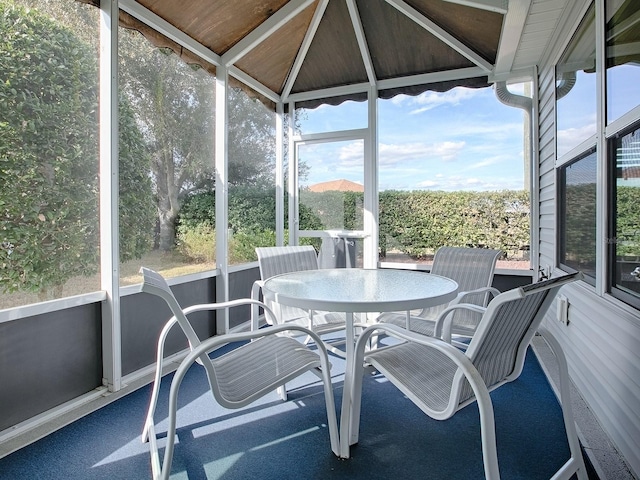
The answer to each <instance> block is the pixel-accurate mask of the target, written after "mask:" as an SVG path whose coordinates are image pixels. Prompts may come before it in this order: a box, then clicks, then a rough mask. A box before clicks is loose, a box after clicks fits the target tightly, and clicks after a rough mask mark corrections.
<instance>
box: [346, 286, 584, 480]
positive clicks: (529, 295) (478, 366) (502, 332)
mask: <svg viewBox="0 0 640 480" xmlns="http://www.w3.org/2000/svg"><path fill="white" fill-rule="evenodd" d="M578 278H581V274H579V273H576V274H572V275H568V276H564V277H559V278H554V279H552V280H547V281H545V282H539V283H536V284H532V285H527V286H525V287H520V288H516V289H513V290H510V291H508V292H505V293H502V294H500V295H498V296H497V297H496V298H494V299H493V300H492V301H491V302H490V303H489V305H488V306H487V308H486V311H484V313H483V316H482V319H481V321H480V324H479V325H478V329H477V331H476V333H475V335H474V336H473V338H472V339H471V343H470V344H469V347H468V348H467V350H466V351H462V350H460V349H459V348H457V347H455V346H453V345H451V344H450V343H448V342H447V341H446V340H447V338H446V337H447V334H448V333H447V331H448V329H449V327H448V326H447V323H448V322H447V315H446V312H445V313H444V315H442V316H441V317H440V318H441V319H442V321H439V322H438V326H437V329H438V330H440V328H441V327H442V331H443V332H444V339H441V338H434V337H427V336H424V335H420V334H416V333H414V332H409V331H407V330H406V329H404V328H400V327H398V326H397V325H389V324H378V325H373V326H371V327H369V328H367V329H366V330H365V331H364V332H363V333H362V335H361V336H360V338H359V339H358V342H357V344H356V354H355V355H356V356H355V361H354V369H353V370H352V371H351V372H349V373H348V374H349V375H353V378H352V379H353V382H352V383H351V385H352V390H351V392H352V397H351V398H352V399H353V402H352V405H351V409H350V412H349V429H350V436H349V444H350V445H353V444H354V443H357V441H358V433H359V432H358V430H359V422H360V405H361V397H362V377H363V371H364V364H365V362H366V363H368V364H370V365H372V366H373V368H375V369H376V370H377V371H379V372H380V373H381V374H383V375H384V376H385V377H386V378H387V379H388V380H389V381H391V382H392V383H393V384H394V385H395V386H396V387H398V389H400V391H402V393H404V394H405V395H406V396H407V397H408V398H409V399H410V400H411V401H412V402H413V403H415V404H416V405H417V406H418V407H420V409H421V410H422V411H423V412H424V413H426V414H427V415H429V416H430V417H432V418H434V419H436V420H446V419H448V418H451V417H452V416H453V415H454V414H455V413H456V412H457V411H459V410H460V409H462V408H463V407H465V406H467V405H469V404H470V403H472V402H477V403H478V408H479V410H480V426H481V438H482V455H483V461H484V470H485V477H486V478H487V479H489V480H495V479H498V478H499V470H498V457H497V451H496V439H495V423H494V414H493V405H492V403H491V397H490V395H489V392H490V391H493V390H495V389H496V388H498V387H500V386H502V385H504V384H505V383H507V382H511V381H513V380H515V379H516V378H518V376H519V375H520V373H521V372H522V368H523V366H524V360H525V354H526V351H527V347H528V346H529V342H530V341H531V339H532V338H533V336H534V334H535V333H536V330H538V329H539V328H540V323H541V322H542V320H543V317H544V315H545V312H546V311H547V309H548V308H549V305H550V304H551V302H552V301H553V298H554V297H555V294H556V293H557V291H558V289H559V288H560V287H561V286H563V285H566V284H567V283H569V282H572V281H574V280H577V279H578ZM449 308H451V309H465V308H468V309H470V310H472V311H474V310H477V311H481V310H483V309H482V308H481V307H478V306H476V305H466V304H459V305H454V306H452V307H449ZM443 322H444V325H443V324H442V323H443ZM380 331H383V332H385V333H386V334H387V335H393V336H394V337H397V338H399V339H401V340H404V341H403V342H400V343H397V344H395V345H391V346H388V347H381V348H378V349H376V350H371V351H366V352H365V346H366V343H367V340H368V338H369V337H370V336H371V335H373V334H374V333H377V332H380ZM540 332H541V333H543V334H544V335H545V338H547V340H548V342H549V344H550V346H551V347H552V349H553V351H554V353H555V355H556V357H557V360H558V364H559V366H560V384H561V385H560V402H561V405H562V413H563V417H564V424H565V429H566V433H567V438H568V441H569V446H570V450H571V458H570V459H569V460H568V461H567V462H566V463H565V464H564V465H563V466H562V467H561V468H560V470H558V472H557V473H556V474H555V475H554V477H553V478H554V479H560V478H562V479H568V478H570V477H571V476H572V474H573V473H577V474H578V478H579V479H580V480H586V479H587V475H586V471H585V466H584V461H583V458H582V454H581V451H580V445H579V442H578V437H577V434H576V429H575V425H574V421H573V413H572V409H571V400H570V398H569V374H568V371H567V364H566V360H565V357H564V354H563V352H562V350H561V349H560V347H559V344H558V343H557V341H555V340H554V339H553V337H550V335H548V333H547V332H546V331H545V330H544V329H540ZM342 441H343V442H344V441H345V440H344V439H342Z"/></svg>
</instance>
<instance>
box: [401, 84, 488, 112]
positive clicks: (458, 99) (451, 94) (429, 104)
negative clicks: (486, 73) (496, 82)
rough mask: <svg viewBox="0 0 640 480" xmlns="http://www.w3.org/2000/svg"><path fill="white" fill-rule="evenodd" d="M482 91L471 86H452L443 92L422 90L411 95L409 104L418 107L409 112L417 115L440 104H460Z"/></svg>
mask: <svg viewBox="0 0 640 480" xmlns="http://www.w3.org/2000/svg"><path fill="white" fill-rule="evenodd" d="M483 93H484V92H483V91H482V90H477V89H471V88H454V89H452V90H449V91H447V92H444V93H438V92H433V91H427V92H423V93H421V94H420V95H418V96H417V97H411V98H412V99H411V102H410V105H411V106H413V105H415V106H417V107H418V108H416V109H414V110H412V111H411V112H410V114H412V115H417V114H420V113H423V112H427V111H429V110H432V109H434V108H436V107H439V106H441V105H460V104H461V103H462V102H464V101H467V100H469V99H471V98H473V97H475V96H477V95H479V94H483Z"/></svg>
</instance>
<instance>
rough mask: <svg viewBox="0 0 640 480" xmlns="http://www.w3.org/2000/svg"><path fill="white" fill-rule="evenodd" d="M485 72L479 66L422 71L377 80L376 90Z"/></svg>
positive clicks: (472, 75)
mask: <svg viewBox="0 0 640 480" xmlns="http://www.w3.org/2000/svg"><path fill="white" fill-rule="evenodd" d="M486 75H487V72H486V71H484V70H483V69H482V68H480V67H467V68H459V69H457V70H447V71H444V72H434V73H422V74H419V75H408V76H406V77H397V78H389V79H386V80H380V81H379V82H378V90H388V89H390V88H402V87H410V86H413V85H426V84H429V83H437V82H448V81H451V80H462V79H465V78H475V77H484V76H486Z"/></svg>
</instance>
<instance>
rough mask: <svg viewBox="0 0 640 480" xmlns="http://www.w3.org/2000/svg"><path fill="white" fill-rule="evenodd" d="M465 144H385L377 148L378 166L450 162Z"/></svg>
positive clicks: (448, 142) (449, 142) (461, 142)
mask: <svg viewBox="0 0 640 480" xmlns="http://www.w3.org/2000/svg"><path fill="white" fill-rule="evenodd" d="M465 145H466V144H465V142H463V141H459V142H451V141H447V142H439V143H432V144H426V143H404V144H385V143H381V144H380V146H379V154H380V165H394V164H398V163H401V162H406V161H415V160H424V161H427V160H442V161H445V162H447V161H452V160H455V159H456V158H457V156H458V155H459V153H460V152H461V151H462V150H463V149H464V147H465Z"/></svg>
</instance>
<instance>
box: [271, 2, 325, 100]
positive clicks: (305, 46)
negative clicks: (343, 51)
mask: <svg viewBox="0 0 640 480" xmlns="http://www.w3.org/2000/svg"><path fill="white" fill-rule="evenodd" d="M328 4H329V0H320V2H318V6H317V8H316V11H315V13H314V14H313V18H312V19H311V24H310V25H309V28H308V29H307V33H306V34H305V36H304V39H303V40H302V44H301V45H300V50H299V51H298V55H296V59H295V60H294V62H293V65H292V66H291V71H290V72H289V75H288V76H287V81H286V82H285V84H284V88H283V89H282V98H283V101H287V100H286V99H287V98H288V96H289V94H290V93H291V89H292V88H293V85H294V84H295V82H296V79H297V78H298V73H300V68H301V67H302V64H303V63H304V59H305V58H306V56H307V52H308V51H309V47H310V46H311V42H312V41H313V37H314V36H315V34H316V31H317V30H318V25H320V21H321V20H322V16H323V15H324V12H325V10H326V9H327V5H328Z"/></svg>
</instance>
